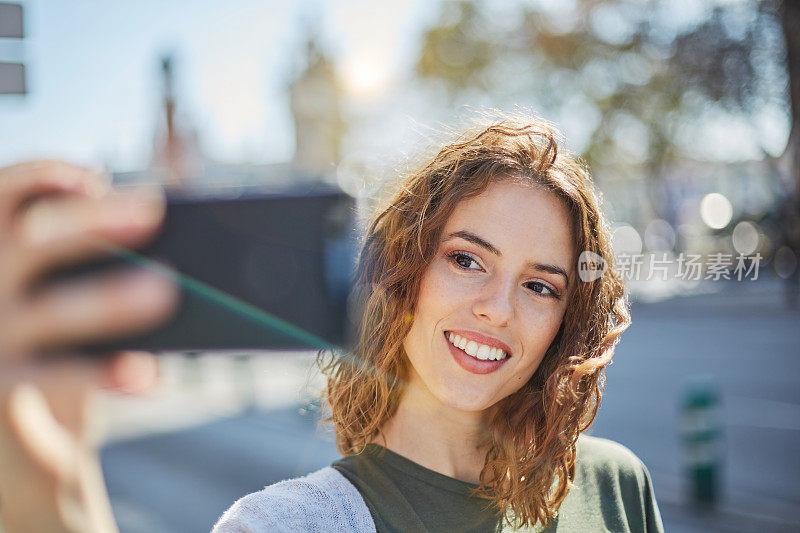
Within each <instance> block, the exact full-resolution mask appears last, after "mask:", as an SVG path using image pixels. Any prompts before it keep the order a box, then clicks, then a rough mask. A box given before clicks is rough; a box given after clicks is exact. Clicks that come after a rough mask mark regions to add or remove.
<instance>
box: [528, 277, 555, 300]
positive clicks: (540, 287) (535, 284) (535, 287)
mask: <svg viewBox="0 0 800 533" xmlns="http://www.w3.org/2000/svg"><path fill="white" fill-rule="evenodd" d="M525 286H526V287H528V288H529V289H531V290H532V291H533V292H535V293H536V294H541V295H542V296H546V297H548V298H555V299H556V300H560V299H561V295H559V294H558V293H557V292H556V291H555V290H554V289H551V288H550V287H549V286H547V285H545V284H544V283H542V282H539V281H530V282H528V283H526V284H525ZM542 291H546V292H542Z"/></svg>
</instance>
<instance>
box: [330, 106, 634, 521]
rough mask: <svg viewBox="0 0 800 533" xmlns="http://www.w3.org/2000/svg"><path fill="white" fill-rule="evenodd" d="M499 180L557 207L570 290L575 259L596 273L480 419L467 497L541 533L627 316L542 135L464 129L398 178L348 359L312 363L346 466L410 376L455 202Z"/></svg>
mask: <svg viewBox="0 0 800 533" xmlns="http://www.w3.org/2000/svg"><path fill="white" fill-rule="evenodd" d="M503 179H517V180H523V181H527V182H530V183H533V184H536V185H538V186H541V187H544V188H546V189H547V190H549V191H551V192H552V193H553V194H555V195H556V196H557V197H558V198H560V199H561V201H562V202H563V203H564V205H565V206H566V207H567V209H568V211H569V213H570V216H571V221H572V228H571V230H572V234H573V236H574V249H575V250H576V256H575V257H574V258H573V259H574V260H573V263H572V264H573V268H574V269H575V270H573V272H572V273H571V276H570V277H571V278H572V279H577V277H578V276H577V275H575V274H576V271H577V264H578V254H579V253H580V252H581V251H584V250H588V251H591V252H593V253H595V254H597V255H598V256H600V257H601V258H602V259H603V260H604V261H605V263H606V266H607V270H606V272H605V274H604V275H603V276H602V277H600V278H599V279H596V280H594V281H589V282H577V283H576V284H574V285H572V287H571V288H570V290H569V292H568V296H567V298H568V300H567V307H566V311H565V314H564V318H563V321H562V324H561V328H560V330H559V332H558V334H557V335H556V337H555V339H554V340H553V342H552V343H551V345H550V347H549V348H548V350H547V352H546V354H545V356H544V359H543V360H542V362H541V364H540V365H539V367H538V368H537V370H536V372H535V373H534V374H533V376H532V377H531V378H530V380H529V381H528V382H527V383H526V384H525V385H523V386H522V387H521V388H520V389H519V390H518V391H516V392H515V393H513V394H511V395H509V396H508V397H506V398H505V399H503V400H501V401H500V402H498V404H496V406H494V407H493V409H492V410H491V415H490V419H489V429H490V430H491V435H492V437H491V439H492V440H491V443H490V444H489V451H488V452H487V455H486V462H485V465H484V468H483V470H482V472H481V483H480V486H479V488H478V489H477V493H479V494H480V495H481V496H483V497H485V498H488V499H489V500H490V501H491V504H492V505H493V507H494V508H495V509H496V510H497V511H498V512H499V513H500V514H503V515H505V517H506V520H507V521H508V522H509V523H512V524H513V522H516V523H515V524H513V525H517V526H519V525H529V526H533V525H534V524H536V523H541V524H543V525H545V526H547V525H549V524H550V522H551V520H552V519H553V517H554V516H555V513H556V511H557V510H558V507H559V506H560V505H561V502H562V501H563V499H564V497H565V496H566V495H567V492H568V491H569V488H570V483H571V481H572V480H573V479H574V475H575V458H576V447H575V442H576V440H577V438H578V435H579V434H580V433H581V432H582V431H584V430H586V429H587V428H588V427H589V425H590V424H591V422H592V420H593V419H594V417H595V414H596V413H597V408H598V405H599V402H600V398H601V394H602V386H603V381H604V368H605V366H606V365H607V364H608V363H609V362H610V361H611V356H612V354H613V351H614V346H615V345H616V343H617V342H618V339H619V336H620V335H621V333H622V332H623V331H624V330H625V329H626V328H627V327H628V326H629V324H630V313H629V310H628V304H627V301H626V300H625V298H624V294H623V283H622V280H621V278H620V277H619V275H618V274H617V273H616V272H615V270H614V260H613V255H612V249H611V245H610V232H609V227H608V223H607V221H606V219H605V217H604V215H603V213H602V212H601V210H600V207H599V201H598V197H597V194H596V191H595V188H594V185H593V183H592V180H591V177H590V175H589V172H588V170H587V168H586V167H585V166H584V165H582V164H581V163H580V162H579V161H578V160H576V159H575V158H573V157H571V156H570V155H569V154H568V153H566V152H565V151H564V150H562V149H560V148H559V146H558V142H557V138H556V133H555V132H554V130H553V129H552V128H551V127H550V126H549V125H548V124H547V123H545V122H542V121H538V120H531V119H528V118H519V117H504V118H503V119H502V120H496V121H494V122H492V123H491V124H489V125H484V126H481V127H478V128H473V129H469V130H468V131H466V132H465V133H463V134H462V135H460V136H459V137H458V138H457V139H456V140H455V142H452V143H450V144H447V145H445V146H444V147H443V148H441V149H440V150H439V151H438V153H436V155H435V156H433V157H432V158H431V159H430V160H428V161H427V162H425V163H424V164H423V165H422V166H420V167H419V168H418V169H417V170H415V171H413V172H411V173H409V174H408V175H405V176H402V181H401V184H400V186H399V188H398V189H397V190H396V192H395V193H394V195H393V197H391V199H390V200H389V201H388V203H385V204H384V205H383V206H382V207H380V208H379V209H378V210H377V212H376V214H375V216H374V217H373V218H372V219H371V223H370V225H369V228H368V231H367V233H366V236H365V240H364V243H363V247H362V250H361V254H360V257H359V263H358V269H357V278H356V287H357V292H356V295H357V296H356V297H357V301H358V302H359V303H360V316H361V323H360V330H359V336H358V340H357V343H356V345H355V346H354V347H353V350H352V353H351V354H348V355H347V356H344V355H343V354H339V355H338V356H337V355H334V356H333V357H331V358H330V359H329V360H328V361H327V362H325V361H323V360H322V358H320V364H321V368H322V370H323V372H324V373H325V374H326V375H327V378H328V379H327V388H326V391H325V401H326V403H327V404H328V405H329V407H330V416H328V417H327V418H326V419H325V420H323V422H326V421H329V420H330V421H332V422H333V425H334V430H335V432H336V440H337V446H338V448H339V451H340V452H341V453H342V454H345V455H347V454H353V453H359V452H360V451H362V450H363V449H364V447H365V446H366V445H367V444H368V443H369V442H370V441H371V440H372V439H373V438H374V437H375V436H376V435H378V433H379V431H380V428H381V427H382V426H383V424H384V423H385V422H386V421H387V420H389V419H390V418H391V417H392V416H393V414H394V412H395V410H396V408H397V405H398V401H399V399H400V397H401V395H402V393H403V387H404V383H405V379H406V378H407V376H408V364H409V363H408V359H407V356H406V355H405V352H404V349H403V341H404V340H405V337H406V335H407V334H408V331H409V329H410V327H411V322H412V321H413V311H414V309H415V303H416V301H417V295H418V291H419V286H420V280H421V279H422V275H423V273H424V272H425V269H426V268H427V266H428V264H429V263H430V261H431V260H432V258H433V257H434V254H435V252H436V250H437V249H438V245H439V239H440V235H441V232H442V230H443V228H444V226H445V224H446V222H447V220H448V218H449V217H450V214H451V213H452V212H453V210H454V209H455V207H456V205H457V204H458V203H459V202H460V201H462V200H463V199H465V198H471V197H474V196H476V195H478V194H480V193H481V192H483V191H485V190H486V188H487V187H488V186H489V185H490V184H491V183H493V182H495V181H498V180H503ZM556 480H557V482H556ZM509 515H510V516H511V518H509Z"/></svg>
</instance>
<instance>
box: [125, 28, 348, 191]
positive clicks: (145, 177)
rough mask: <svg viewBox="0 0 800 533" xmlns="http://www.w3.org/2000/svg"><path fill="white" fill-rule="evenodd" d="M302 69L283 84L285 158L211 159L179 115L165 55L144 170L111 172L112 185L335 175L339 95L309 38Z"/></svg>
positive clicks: (311, 179) (283, 181) (263, 181)
mask: <svg viewBox="0 0 800 533" xmlns="http://www.w3.org/2000/svg"><path fill="white" fill-rule="evenodd" d="M302 63H303V64H302V67H301V68H300V69H299V72H298V74H297V76H295V78H294V80H293V81H292V83H291V84H290V86H289V93H290V102H291V104H290V106H291V112H292V118H293V120H294V126H295V141H296V145H295V154H294V157H293V158H292V160H291V161H286V162H281V163H267V164H241V163H235V162H223V161H215V160H213V159H211V158H210V157H208V156H207V155H206V154H204V152H203V150H202V143H201V142H200V139H201V134H200V132H198V131H197V130H196V129H195V128H194V127H193V126H192V125H191V120H190V119H189V118H188V117H186V116H184V115H182V114H181V103H180V97H179V95H178V94H176V92H175V88H174V87H175V83H174V76H175V72H174V68H173V60H172V58H171V57H165V58H163V59H162V68H161V76H162V84H161V85H162V98H161V107H160V120H159V125H158V127H157V130H156V133H155V136H154V141H153V155H152V158H151V160H150V162H149V164H148V166H147V168H145V169H143V170H139V171H133V172H117V173H114V174H113V179H114V182H115V183H116V184H118V185H126V184H136V183H153V182H155V183H160V184H162V185H164V186H165V187H168V188H174V187H180V188H202V187H207V186H219V185H241V186H249V185H252V186H276V187H287V186H293V185H297V184H304V183H305V184H310V183H315V182H320V181H328V180H329V178H330V179H332V176H333V175H334V174H335V171H336V166H337V165H338V163H339V159H340V152H341V150H340V146H341V140H342V137H343V132H344V129H345V124H344V120H343V119H342V114H341V110H340V109H341V108H340V102H341V99H342V94H341V89H340V87H339V84H338V81H337V76H336V69H335V65H334V63H333V62H332V61H331V60H330V59H329V58H328V57H327V56H326V55H325V54H324V53H323V52H322V50H321V49H320V47H319V45H318V43H317V41H316V39H314V38H313V37H311V38H309V39H308V41H307V43H306V47H305V50H304V57H303V61H302Z"/></svg>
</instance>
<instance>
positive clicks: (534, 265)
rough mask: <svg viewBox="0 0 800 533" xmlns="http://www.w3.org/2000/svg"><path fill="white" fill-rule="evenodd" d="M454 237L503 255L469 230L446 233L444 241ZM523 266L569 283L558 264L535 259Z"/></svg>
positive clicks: (499, 255)
mask: <svg viewBox="0 0 800 533" xmlns="http://www.w3.org/2000/svg"><path fill="white" fill-rule="evenodd" d="M456 237H458V238H461V239H464V240H465V241H469V242H471V243H473V244H476V245H478V246H480V247H481V248H484V249H485V250H488V251H490V252H491V253H493V254H494V255H496V256H498V257H502V255H503V254H502V253H501V252H500V250H498V249H497V247H496V246H494V245H493V244H492V243H490V242H488V241H487V240H486V239H484V238H482V237H479V236H478V235H475V234H474V233H472V232H471V231H466V230H461V231H456V232H453V233H451V234H450V235H448V236H447V238H445V241H449V240H450V239H453V238H456ZM525 266H527V267H528V268H531V269H533V270H539V271H541V272H549V273H550V274H556V275H561V276H563V277H564V279H565V280H566V281H567V285H569V275H568V274H567V272H566V270H564V269H563V268H561V267H560V266H558V265H549V264H546V263H538V262H536V261H529V262H528V263H527V264H526V265H525Z"/></svg>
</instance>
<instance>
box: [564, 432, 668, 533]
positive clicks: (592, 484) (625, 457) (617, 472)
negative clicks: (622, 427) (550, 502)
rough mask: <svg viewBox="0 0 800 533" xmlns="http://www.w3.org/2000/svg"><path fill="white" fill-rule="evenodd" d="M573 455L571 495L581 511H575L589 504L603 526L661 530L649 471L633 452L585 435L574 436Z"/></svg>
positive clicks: (584, 509)
mask: <svg viewBox="0 0 800 533" xmlns="http://www.w3.org/2000/svg"><path fill="white" fill-rule="evenodd" d="M577 454H578V456H577V460H576V463H575V470H576V472H575V487H574V488H575V489H576V490H575V496H574V498H575V499H576V501H578V502H579V503H580V504H581V505H580V507H582V508H583V511H575V512H576V513H578V514H580V513H581V512H583V513H584V514H585V513H586V508H587V507H593V508H595V509H596V510H597V513H596V514H597V515H598V516H602V518H603V522H604V523H605V524H606V525H608V524H614V527H611V530H612V531H648V532H651V531H652V532H662V531H663V530H664V526H663V524H662V522H661V514H660V513H659V510H658V504H657V502H656V499H655V493H654V491H653V485H652V481H651V478H650V473H649V472H648V470H647V467H645V465H644V463H642V461H641V459H639V457H637V456H636V454H634V453H633V452H632V451H631V450H629V449H628V448H626V447H625V446H623V445H622V444H619V443H617V442H614V441H612V440H608V439H601V438H598V437H591V436H589V435H581V436H580V437H578V442H577ZM568 498H569V496H568ZM565 502H566V500H565ZM587 502H591V503H592V505H586V504H587ZM573 503H575V502H573ZM583 529H586V528H583ZM589 529H591V528H589Z"/></svg>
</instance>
